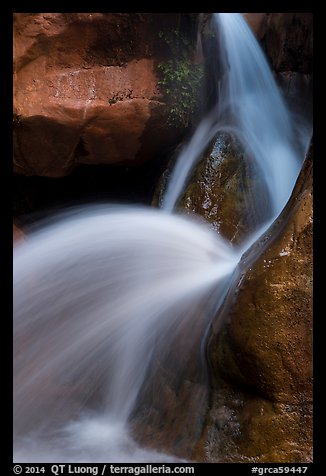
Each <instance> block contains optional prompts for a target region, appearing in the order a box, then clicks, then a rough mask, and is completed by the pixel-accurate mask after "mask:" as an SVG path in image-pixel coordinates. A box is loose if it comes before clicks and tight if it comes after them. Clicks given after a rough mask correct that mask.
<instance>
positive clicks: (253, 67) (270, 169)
mask: <svg viewBox="0 0 326 476" xmlns="http://www.w3.org/2000/svg"><path fill="white" fill-rule="evenodd" d="M213 26H214V27H215V29H216V35H217V36H218V37H219V45H220V55H221V58H220V62H221V64H222V70H223V75H222V77H220V78H217V80H216V83H217V84H216V88H217V96H218V102H217V104H216V105H215V106H214V107H213V110H212V111H211V113H210V114H209V116H208V117H207V118H205V119H204V120H203V121H202V123H201V124H200V125H199V127H198V129H197V131H196V132H195V134H194V136H193V137H192V139H191V141H190V143H189V144H188V145H187V146H186V147H185V149H184V150H183V151H182V153H181V155H180V157H179V158H178V161H177V164H176V167H175V169H174V171H173V174H172V176H171V180H170V182H169V184H168V188H167V191H166V194H165V197H164V200H163V208H164V209H165V210H167V211H172V210H173V208H174V207H175V205H176V203H177V201H178V199H179V198H180V195H181V193H182V191H183V189H184V186H185V183H186V180H187V179H188V178H189V174H190V172H191V170H192V168H193V167H194V165H195V164H196V162H197V161H198V159H199V158H200V156H201V154H202V152H203V151H204V149H205V147H207V145H208V144H209V143H210V141H211V139H212V138H213V137H214V135H215V134H216V133H217V132H219V131H224V132H232V133H233V134H235V135H236V136H237V138H238V139H239V140H240V142H242V143H243V145H244V147H245V148H246V149H247V150H248V151H249V152H250V155H251V156H252V157H253V159H254V162H255V165H256V167H257V168H258V172H259V174H260V177H261V179H262V180H263V181H264V183H265V186H266V193H267V194H268V199H269V202H270V203H271V216H266V217H265V218H266V221H268V222H269V223H270V220H273V219H274V218H275V217H276V216H277V215H278V214H279V213H280V212H281V210H282V209H283V207H284V205H285V203H286V202H287V200H288V199H289V197H290V195H291V192H292V189H293V186H294V183H295V181H296V178H297V176H298V174H299V171H300V167H301V164H302V161H303V158H304V155H305V152H306V150H307V148H308V145H309V140H310V134H309V133H308V134H306V133H305V134H304V138H303V139H302V141H303V143H304V147H301V148H298V145H297V144H298V142H299V140H298V137H297V136H296V135H295V133H294V124H293V121H292V120H291V116H290V114H289V112H288V110H287V108H286V106H285V104H284V101H283V99H282V96H281V94H280V92H279V90H278V87H277V85H276V82H275V80H274V77H273V74H272V72H271V70H270V68H269V66H268V63H267V61H266V59H265V56H264V54H263V52H262V50H261V48H260V46H259V44H258V43H257V40H256V39H255V37H254V35H253V33H252V32H251V30H250V28H249V26H248V25H247V23H246V21H245V20H244V19H243V18H242V16H241V15H240V14H237V13H214V16H213Z"/></svg>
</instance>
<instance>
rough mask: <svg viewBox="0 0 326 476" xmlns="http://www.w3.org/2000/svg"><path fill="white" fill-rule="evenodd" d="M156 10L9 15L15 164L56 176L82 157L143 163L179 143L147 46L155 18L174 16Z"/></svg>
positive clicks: (155, 28)
mask: <svg viewBox="0 0 326 476" xmlns="http://www.w3.org/2000/svg"><path fill="white" fill-rule="evenodd" d="M160 15H162V16H164V15H167V16H168V18H167V19H164V18H158V16H160ZM154 16H155V14H136V13H135V14H121V13H120V14H118V13H111V14H107V13H93V14H88V13H78V14H77V13H71V14H68V13H29V14H27V13H17V14H15V18H14V38H15V41H14V60H15V69H14V71H15V76H14V113H15V115H14V153H15V159H14V169H15V172H18V173H23V174H25V175H43V176H48V177H60V176H65V175H67V174H68V173H69V172H70V171H71V170H72V169H73V168H74V167H75V166H76V165H78V164H79V163H87V164H99V163H100V164H107V163H108V164H113V163H125V164H130V163H137V162H143V161H145V160H148V159H150V158H152V157H153V155H155V154H157V153H158V152H161V149H162V147H168V146H169V145H171V143H173V142H175V141H176V139H177V137H178V135H179V134H180V131H177V130H172V129H171V128H169V127H168V126H167V125H166V114H167V109H168V108H167V107H166V104H165V102H164V99H163V98H162V94H161V93H160V91H159V89H158V86H157V82H158V79H157V76H156V73H155V64H154V58H155V60H156V59H157V56H158V55H159V53H158V54H157V53H155V52H154V50H153V48H154V47H156V46H154V45H157V43H158V40H157V37H158V26H157V25H156V23H157V22H158V21H161V22H162V23H163V25H165V24H169V23H170V24H173V21H176V18H174V17H176V15H173V14H156V17H154ZM154 131H155V141H154V140H153V132H154Z"/></svg>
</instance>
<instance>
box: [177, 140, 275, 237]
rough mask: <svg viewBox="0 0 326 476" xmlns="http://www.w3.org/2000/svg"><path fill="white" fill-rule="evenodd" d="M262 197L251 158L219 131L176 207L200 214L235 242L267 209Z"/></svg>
mask: <svg viewBox="0 0 326 476" xmlns="http://www.w3.org/2000/svg"><path fill="white" fill-rule="evenodd" d="M263 196H264V193H263V187H262V184H261V180H260V179H259V176H258V175H257V171H256V170H255V167H254V166H253V160H252V159H251V158H250V157H249V156H248V154H247V153H246V152H245V151H244V149H243V147H242V146H241V144H240V143H239V141H238V140H237V139H236V138H235V137H234V136H232V135H230V134H228V133H221V132H220V133H218V134H217V136H216V137H215V138H214V140H213V142H212V144H211V145H210V146H209V149H208V151H207V152H206V153H205V154H204V155H203V158H202V159H201V161H200V163H199V164H198V166H197V167H195V169H194V172H193V174H192V177H191V179H190V181H189V185H188V186H187V187H186V189H185V192H184V194H183V196H182V198H181V199H180V201H179V202H178V205H177V208H178V210H180V211H185V212H186V213H196V214H198V215H200V216H202V217H203V218H205V220H206V221H207V222H208V223H210V224H211V226H212V228H213V229H214V230H216V231H217V233H219V234H221V235H222V236H223V238H226V239H227V240H228V241H230V242H231V243H233V244H238V243H239V242H241V240H242V239H243V238H245V237H246V236H247V233H248V231H249V230H250V231H253V230H254V229H256V228H257V226H259V224H261V222H262V220H263V217H264V215H265V214H266V213H267V212H268V203H267V200H265V201H264V200H263V199H262V197H263ZM258 197H259V199H258Z"/></svg>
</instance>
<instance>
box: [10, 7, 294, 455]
mask: <svg viewBox="0 0 326 476" xmlns="http://www.w3.org/2000/svg"><path fill="white" fill-rule="evenodd" d="M216 21H217V22H218V23H219V27H218V28H219V30H221V35H222V37H223V42H224V43H223V44H224V45H225V47H226V52H225V54H226V57H227V61H228V65H229V69H228V71H227V72H226V73H225V76H224V78H223V79H222V83H221V84H220V94H221V95H220V100H219V104H218V107H215V108H214V110H213V112H212V113H211V115H210V116H209V117H208V118H207V119H205V120H204V121H203V122H202V124H201V126H200V127H199V129H198V130H197V131H196V133H195V134H194V136H193V138H192V140H191V141H190V143H189V145H188V146H187V147H186V148H185V149H184V151H183V153H182V154H181V157H180V158H179V160H178V163H177V166H176V169H175V173H174V174H173V176H172V178H171V182H170V184H169V187H168V190H167V194H166V198H165V202H164V207H165V209H166V210H170V211H171V210H172V209H173V208H174V206H175V203H176V201H177V199H178V197H179V196H180V194H181V192H182V189H183V187H184V184H185V181H186V179H187V177H188V176H189V173H190V171H191V168H192V167H193V165H194V164H195V162H196V160H197V158H198V157H199V156H200V153H201V152H202V150H203V149H204V148H205V147H206V146H207V144H208V143H209V142H210V140H211V139H212V138H213V136H214V134H215V133H216V132H217V131H218V130H220V129H221V130H226V129H227V128H231V129H232V130H236V131H238V132H239V134H240V136H241V137H240V138H242V139H243V137H244V138H245V139H243V140H244V142H245V143H246V145H247V147H249V148H250V150H251V152H252V154H253V155H254V157H255V159H256V161H257V164H258V166H259V167H260V169H261V174H262V177H263V178H264V180H265V182H266V184H267V190H268V193H269V195H270V197H271V198H272V199H273V213H274V218H275V216H276V214H277V213H279V212H280V210H281V209H282V208H283V206H284V205H285V203H286V201H287V199H288V197H289V196H290V193H291V191H292V188H293V186H294V182H295V179H296V176H297V174H298V171H299V162H300V160H298V158H297V155H296V153H295V152H294V148H293V147H292V145H291V144H292V142H291V141H292V139H291V137H292V135H291V126H290V123H289V119H288V116H287V112H286V109H285V108H284V106H283V104H282V101H281V99H280V97H279V94H278V91H277V88H276V86H275V84H274V82H273V78H272V75H271V73H270V71H269V70H268V66H267V64H266V62H265V60H264V61H262V53H261V52H260V49H259V47H258V45H257V44H256V42H255V40H254V39H253V37H252V34H251V32H250V31H249V29H248V28H247V27H245V26H244V25H243V20H241V19H240V17H239V16H238V15H237V14H220V16H219V17H216ZM237 48H239V49H241V52H240V53H239V52H237ZM250 70H251V72H250ZM237 80H238V81H239V84H238V83H237ZM252 81H253V83H252ZM256 90H257V94H258V96H255V94H256ZM252 103H254V104H252ZM276 106H277V107H276ZM275 107H276V109H277V110H274V109H275ZM235 113H236V114H235ZM256 115H257V116H256ZM265 161H266V169H265ZM274 187H276V188H274ZM274 196H275V200H274ZM269 218H272V217H269ZM253 239H254V238H251V239H250V240H249V242H246V247H248V246H249V245H250V244H251V243H252V242H253ZM242 251H243V249H242ZM240 254H241V252H238V251H235V250H234V249H233V248H231V247H230V246H229V245H228V244H227V243H225V241H224V240H223V239H222V238H220V237H218V236H216V234H215V233H214V232H213V231H211V230H210V229H208V228H207V227H206V226H205V224H203V223H196V222H192V221H190V220H189V218H187V219H186V218H182V217H178V216H175V215H169V214H166V213H162V211H159V210H153V209H145V208H134V207H119V208H109V209H105V210H104V209H103V208H96V207H93V208H89V209H84V210H82V211H81V212H80V213H79V214H78V213H77V214H70V215H69V214H67V215H66V216H64V217H61V219H60V220H59V221H58V222H56V223H54V224H53V225H51V226H48V227H45V228H43V229H41V230H40V231H38V232H36V233H34V234H32V235H30V236H29V237H28V240H27V241H26V242H25V243H23V244H22V245H20V246H17V248H16V249H15V252H14V438H15V443H14V451H15V456H14V458H15V461H16V462H19V461H25V462H28V461H33V462H42V461H43V462H44V461H47V462H72V461H74V462H109V461H111V462H165V461H176V459H175V458H173V457H170V456H167V455H164V454H159V453H156V452H153V451H149V450H148V451H147V450H144V449H141V448H139V446H137V444H136V443H135V442H134V441H133V439H132V438H131V436H130V434H129V431H128V422H129V418H130V415H131V413H132V411H133V409H134V406H135V403H136V402H137V398H138V396H139V392H140V389H141V387H142V385H143V382H144V380H145V379H146V375H147V371H148V368H149V365H150V362H151V359H152V357H153V354H154V353H158V354H160V355H164V354H165V353H167V352H168V347H169V346H168V345H167V343H168V344H169V345H178V339H179V338H180V336H182V335H183V334H184V333H185V331H186V329H187V330H188V333H187V336H188V335H189V328H191V329H192V328H194V327H195V324H196V325H197V324H198V322H197V321H195V319H197V320H198V319H200V320H201V321H202V322H200V327H201V328H202V333H203V334H204V332H205V329H206V328H207V325H208V323H209V319H210V318H211V317H212V316H211V315H206V314H205V312H202V313H201V315H200V316H198V315H195V314H194V313H193V312H192V310H193V308H194V307H196V304H198V302H200V301H201V300H203V301H205V300H206V299H207V296H209V295H210V293H211V292H212V290H214V292H216V298H215V301H216V302H219V299H218V297H219V292H221V293H224V292H225V279H226V278H227V276H230V275H231V273H232V272H233V270H234V269H235V267H236V265H237V263H238V261H239V259H240ZM191 345H192V342H191V341H190V342H188V348H190V347H191Z"/></svg>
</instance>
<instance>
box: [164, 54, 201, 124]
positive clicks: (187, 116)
mask: <svg viewBox="0 0 326 476" xmlns="http://www.w3.org/2000/svg"><path fill="white" fill-rule="evenodd" d="M158 69H159V71H160V77H161V79H160V80H159V82H158V84H159V86H162V89H163V91H164V93H165V94H166V95H167V97H168V101H169V103H171V104H172V107H171V109H170V111H169V116H168V120H167V122H168V124H169V125H171V126H184V127H187V126H188V125H189V124H190V122H191V119H192V116H193V114H194V113H195V112H196V109H197V105H198V92H199V88H200V83H201V79H202V76H203V72H202V68H201V67H199V66H197V65H194V64H193V63H191V62H190V60H169V61H167V62H166V63H160V64H159V65H158Z"/></svg>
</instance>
